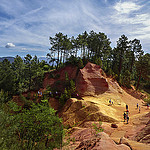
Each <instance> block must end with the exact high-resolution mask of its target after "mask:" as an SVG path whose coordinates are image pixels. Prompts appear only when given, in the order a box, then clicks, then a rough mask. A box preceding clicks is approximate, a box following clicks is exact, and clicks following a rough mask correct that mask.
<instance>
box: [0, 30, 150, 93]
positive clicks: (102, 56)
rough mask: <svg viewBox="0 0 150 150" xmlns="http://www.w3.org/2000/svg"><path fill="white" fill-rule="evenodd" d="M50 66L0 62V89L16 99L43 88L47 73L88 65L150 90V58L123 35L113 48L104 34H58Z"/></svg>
mask: <svg viewBox="0 0 150 150" xmlns="http://www.w3.org/2000/svg"><path fill="white" fill-rule="evenodd" d="M49 40H50V49H49V53H48V54H47V57H48V58H49V63H47V62H45V61H41V62H40V61H39V60H38V58H37V56H34V57H32V56H31V55H30V54H27V55H26V56H25V57H24V59H22V58H21V57H20V56H18V55H17V56H16V57H15V59H14V62H13V63H12V64H11V63H10V62H9V61H8V60H7V59H5V60H3V62H0V89H1V90H4V92H8V94H9V95H11V96H12V95H15V94H19V93H22V92H24V91H27V90H31V89H33V90H38V89H39V88H40V87H42V80H43V75H44V72H47V71H49V70H51V69H54V68H56V69H58V68H60V67H63V66H65V65H66V64H67V63H71V64H73V65H78V64H80V66H78V67H79V68H82V67H84V65H86V63H87V62H88V61H90V62H93V63H96V64H98V65H100V66H101V68H102V69H103V70H104V71H105V73H106V74H107V75H108V76H111V77H112V78H114V79H116V80H117V81H118V82H119V84H120V85H122V86H127V87H128V88H130V85H131V84H133V85H134V86H136V89H138V88H139V84H140V81H142V82H143V85H144V86H145V87H146V88H149V87H150V54H149V53H147V54H144V51H143V50H142V45H141V43H140V40H138V39H134V40H128V38H127V36H125V35H121V37H120V38H119V39H118V41H117V45H116V47H114V48H111V46H110V44H111V41H110V39H109V38H108V37H107V35H105V34H104V33H101V32H99V33H96V32H94V31H91V32H90V33H87V32H86V31H85V32H83V33H82V34H79V35H78V36H77V37H76V38H75V37H74V36H72V37H68V36H67V35H64V34H62V33H60V32H59V33H56V34H55V36H54V37H50V38H49Z"/></svg>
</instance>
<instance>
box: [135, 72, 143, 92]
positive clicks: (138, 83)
mask: <svg viewBox="0 0 150 150" xmlns="http://www.w3.org/2000/svg"><path fill="white" fill-rule="evenodd" d="M141 75H142V71H141V72H140V74H139V79H138V82H137V86H136V90H138V88H139V85H140V80H141Z"/></svg>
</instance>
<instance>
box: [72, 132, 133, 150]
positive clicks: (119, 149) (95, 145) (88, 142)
mask: <svg viewBox="0 0 150 150" xmlns="http://www.w3.org/2000/svg"><path fill="white" fill-rule="evenodd" d="M85 132H86V133H85ZM88 132H90V131H88V130H87V129H84V130H82V131H79V132H78V133H77V134H78V136H80V134H82V135H86V134H88ZM75 139H76V138H75ZM76 140H78V139H76ZM81 149H90V150H96V149H97V150H130V148H129V147H128V146H127V145H124V144H119V145H117V144H116V143H115V142H114V141H113V140H112V139H111V138H110V137H109V136H108V135H107V134H106V133H104V132H101V133H98V134H97V135H95V136H93V137H88V138H84V139H83V141H82V142H80V144H79V146H78V147H76V150H81Z"/></svg>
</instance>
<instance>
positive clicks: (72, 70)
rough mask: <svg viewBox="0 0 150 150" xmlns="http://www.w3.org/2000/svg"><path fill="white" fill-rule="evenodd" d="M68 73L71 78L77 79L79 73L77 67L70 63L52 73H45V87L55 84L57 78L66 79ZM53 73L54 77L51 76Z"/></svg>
mask: <svg viewBox="0 0 150 150" xmlns="http://www.w3.org/2000/svg"><path fill="white" fill-rule="evenodd" d="M66 73H67V74H68V78H69V79H75V77H76V74H77V67H75V66H72V65H68V66H66V67H64V68H61V69H60V70H58V71H53V72H50V73H45V75H44V76H45V77H44V81H43V87H44V88H46V87H47V86H48V85H53V84H54V83H55V82H56V81H57V80H60V81H63V80H65V77H66ZM51 74H52V75H53V78H52V77H51Z"/></svg>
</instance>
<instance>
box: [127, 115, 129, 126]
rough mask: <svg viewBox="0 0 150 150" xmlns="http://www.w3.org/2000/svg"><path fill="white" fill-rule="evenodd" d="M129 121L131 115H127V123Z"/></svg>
mask: <svg viewBox="0 0 150 150" xmlns="http://www.w3.org/2000/svg"><path fill="white" fill-rule="evenodd" d="M128 121H129V116H127V124H128Z"/></svg>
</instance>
